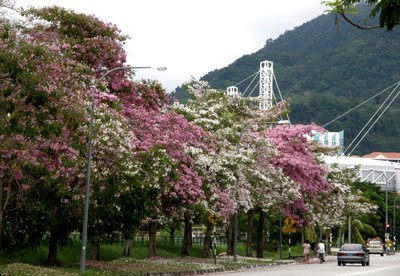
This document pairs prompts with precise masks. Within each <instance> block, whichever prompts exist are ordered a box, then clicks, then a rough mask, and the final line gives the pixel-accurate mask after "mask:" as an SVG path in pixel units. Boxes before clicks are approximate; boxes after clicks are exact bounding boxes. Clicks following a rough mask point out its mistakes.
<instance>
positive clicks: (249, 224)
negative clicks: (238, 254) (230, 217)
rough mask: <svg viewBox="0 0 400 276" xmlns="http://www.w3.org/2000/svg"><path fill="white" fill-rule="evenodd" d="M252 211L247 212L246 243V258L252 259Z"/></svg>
mask: <svg viewBox="0 0 400 276" xmlns="http://www.w3.org/2000/svg"><path fill="white" fill-rule="evenodd" d="M253 218H254V213H253V210H249V211H248V212H247V242H246V257H253V254H252V247H253V231H254V225H253Z"/></svg>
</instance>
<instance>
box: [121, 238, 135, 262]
mask: <svg viewBox="0 0 400 276" xmlns="http://www.w3.org/2000/svg"><path fill="white" fill-rule="evenodd" d="M132 244H133V240H132V239H128V240H126V242H125V246H124V251H123V252H122V256H123V257H126V258H128V257H130V256H131V249H132Z"/></svg>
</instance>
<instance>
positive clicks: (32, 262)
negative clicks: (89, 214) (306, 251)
mask: <svg viewBox="0 0 400 276" xmlns="http://www.w3.org/2000/svg"><path fill="white" fill-rule="evenodd" d="M284 249H286V250H284V252H283V253H284V254H283V257H284V258H286V259H287V257H288V251H287V248H284ZM90 250H91V248H90V247H89V248H88V250H87V252H90ZM122 250H123V244H111V245H102V247H101V253H100V254H101V261H99V262H94V261H90V260H87V267H88V268H87V275H119V274H121V273H131V274H132V273H133V274H134V273H144V272H172V271H181V272H185V271H193V270H196V271H201V270H209V269H219V270H233V269H237V268H243V267H249V266H256V265H268V264H271V263H276V262H277V260H278V259H279V251H278V252H267V251H264V259H255V258H254V259H242V258H240V259H239V261H238V262H233V260H232V257H218V259H217V265H214V261H213V259H212V258H209V259H204V258H201V253H202V247H201V246H200V245H194V246H193V247H192V249H191V251H190V253H191V255H190V257H185V258H182V257H181V255H180V252H181V246H180V245H176V246H171V245H166V244H159V245H157V255H158V257H156V258H153V259H148V258H147V246H146V245H145V244H140V245H134V247H133V249H132V254H131V257H130V258H121V253H122ZM225 251H226V246H219V247H218V248H217V253H218V254H220V253H223V252H225ZM291 252H292V253H291V256H292V257H293V256H294V257H296V256H297V257H299V256H301V246H300V245H298V246H294V247H292V250H291ZM238 254H239V256H243V255H244V254H245V245H244V244H241V243H239V244H238ZM46 258H47V247H46V246H41V247H39V248H37V249H35V250H32V249H31V250H21V251H18V252H15V253H13V254H6V253H4V252H3V253H0V274H1V275H77V274H79V261H80V243H79V242H78V241H76V242H71V243H70V244H69V245H68V246H65V247H60V248H59V249H58V260H59V262H60V266H57V267H48V266H46V265H45V261H46Z"/></svg>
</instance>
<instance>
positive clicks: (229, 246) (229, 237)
mask: <svg viewBox="0 0 400 276" xmlns="http://www.w3.org/2000/svg"><path fill="white" fill-rule="evenodd" d="M233 227H235V225H234V218H233V216H232V217H231V218H230V220H229V224H228V225H227V231H226V254H227V255H229V256H232V255H233Z"/></svg>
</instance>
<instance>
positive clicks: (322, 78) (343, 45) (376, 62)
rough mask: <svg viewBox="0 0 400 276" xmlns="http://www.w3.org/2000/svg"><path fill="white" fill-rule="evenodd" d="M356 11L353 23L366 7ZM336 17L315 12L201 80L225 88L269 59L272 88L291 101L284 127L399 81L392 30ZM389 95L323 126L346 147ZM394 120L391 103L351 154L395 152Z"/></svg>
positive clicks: (332, 113) (397, 35)
mask: <svg viewBox="0 0 400 276" xmlns="http://www.w3.org/2000/svg"><path fill="white" fill-rule="evenodd" d="M359 8H360V14H359V15H358V16H357V18H366V17H367V14H368V10H367V7H365V6H359ZM336 20H338V25H335V24H334V23H335V15H333V14H326V15H321V16H319V17H317V18H315V19H313V20H311V21H309V22H307V23H305V24H303V25H301V26H299V27H297V28H295V29H294V30H292V31H287V32H285V33H284V34H282V35H281V36H279V37H278V38H277V39H275V40H271V39H269V40H267V42H266V44H265V46H264V47H263V48H262V49H260V50H259V51H257V52H255V53H253V54H250V55H245V56H243V57H241V58H239V59H238V60H236V61H235V62H234V63H232V64H230V65H229V66H227V67H225V68H222V69H220V70H215V71H213V72H210V73H208V74H207V75H205V76H204V77H203V78H202V79H203V80H206V81H208V82H209V83H210V85H211V86H212V87H214V88H220V89H226V87H227V86H230V85H234V84H235V83H238V82H239V81H241V80H243V79H244V78H245V77H247V76H249V75H251V74H252V73H254V72H256V71H257V70H258V68H259V63H260V62H261V61H263V60H270V61H273V62H274V71H275V76H276V78H277V81H278V84H279V87H280V90H281V91H282V94H283V97H284V98H285V99H289V101H290V104H291V120H292V122H293V123H310V122H315V123H317V124H320V125H323V124H325V123H327V122H329V121H330V120H331V119H333V118H335V117H336V116H338V115H340V114H342V113H343V112H345V111H347V110H349V109H350V108H352V107H354V106H356V105H357V104H359V103H361V102H363V101H364V100H366V99H368V98H369V97H370V96H372V95H375V94H377V93H378V92H380V91H381V90H383V89H385V88H386V87H388V86H390V85H392V84H393V83H394V82H396V81H399V80H400V74H399V72H400V51H399V50H400V47H399V46H400V28H397V29H396V28H395V29H394V30H393V31H386V30H368V31H366V30H359V29H357V28H354V27H352V26H350V25H349V24H347V23H345V22H343V21H342V20H340V18H337V19H336ZM373 23H374V22H371V24H373ZM248 83H249V82H245V83H243V84H242V86H239V91H244V90H245V88H246V86H247V85H248ZM390 91H391V90H390ZM390 91H388V92H387V93H384V94H382V95H381V96H378V97H377V98H375V99H374V100H373V101H371V102H370V103H368V104H366V105H364V106H362V107H361V108H359V109H357V110H356V111H354V112H352V113H350V114H348V115H347V116H346V117H344V118H342V119H340V120H338V121H336V122H335V123H332V124H331V125H329V126H328V127H327V129H328V130H329V131H339V130H342V129H343V130H344V131H345V143H346V144H349V143H350V142H351V140H353V138H354V137H355V136H356V135H357V134H358V132H359V131H360V130H361V128H362V127H363V126H364V124H365V123H366V122H367V121H368V120H369V118H370V116H371V115H372V114H373V113H374V112H375V110H376V109H377V108H378V107H379V106H380V104H381V103H382V102H383V101H384V99H385V98H386V96H387V95H388V94H389V93H390ZM180 92H182V91H180ZM275 93H276V90H275ZM256 94H258V89H256V90H255V92H254V95H256ZM176 96H178V95H176ZM399 119H400V99H396V100H395V101H394V102H393V104H392V105H391V107H390V108H389V109H388V110H387V111H386V113H385V114H384V115H383V117H382V118H381V119H380V120H379V122H378V123H377V124H376V125H375V126H374V127H373V129H372V130H371V131H370V133H369V134H368V135H367V136H366V138H365V139H364V140H363V142H362V143H361V144H360V145H359V147H358V148H357V149H356V151H354V153H356V154H360V153H361V154H363V153H368V152H370V151H400V143H399V141H400V123H399Z"/></svg>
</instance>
